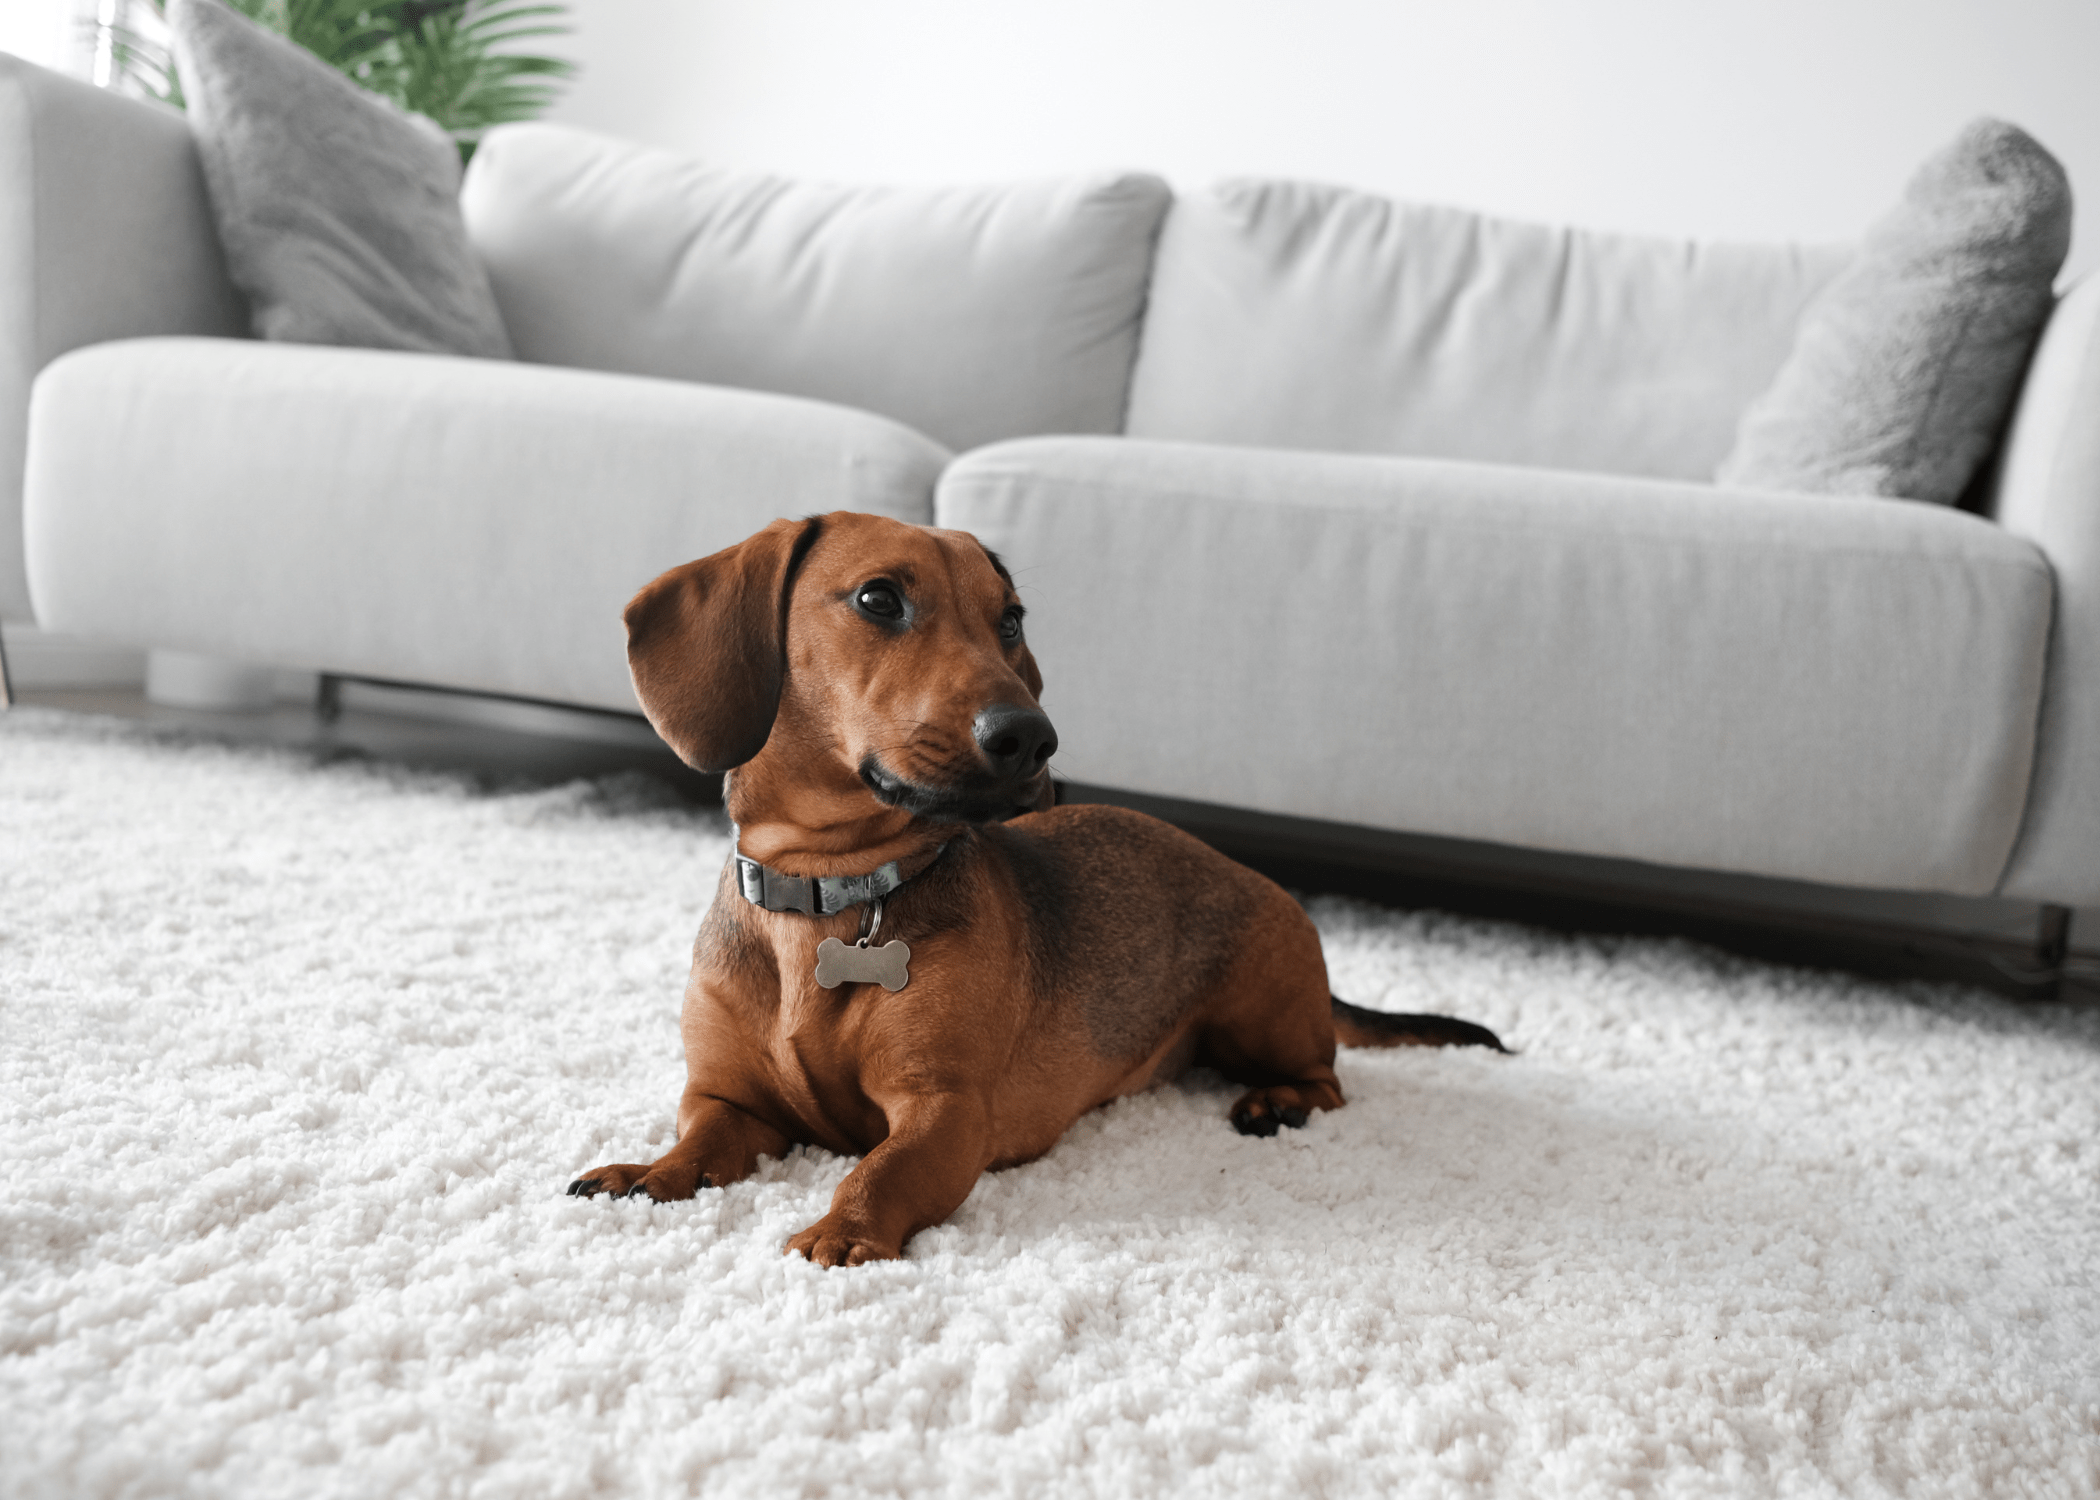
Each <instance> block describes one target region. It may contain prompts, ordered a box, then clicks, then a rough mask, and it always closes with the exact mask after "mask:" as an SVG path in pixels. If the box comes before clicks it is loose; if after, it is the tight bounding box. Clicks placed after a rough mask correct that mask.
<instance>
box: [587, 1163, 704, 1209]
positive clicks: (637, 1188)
mask: <svg viewBox="0 0 2100 1500" xmlns="http://www.w3.org/2000/svg"><path fill="white" fill-rule="evenodd" d="M712 1186H713V1184H712V1183H710V1182H709V1181H708V1180H707V1178H706V1177H705V1176H703V1175H701V1174H699V1173H697V1172H690V1171H679V1170H676V1169H670V1170H666V1169H664V1168H663V1167H660V1166H655V1167H649V1166H641V1165H638V1164H637V1163H634V1162H618V1163H615V1164H613V1165H612V1166H608V1167H593V1168H591V1169H590V1170H589V1171H588V1172H585V1173H584V1174H583V1175H582V1176H581V1177H578V1178H577V1179H576V1180H575V1181H574V1182H572V1183H570V1184H569V1196H570V1197H571V1198H595V1197H597V1196H598V1195H599V1194H600V1193H605V1194H607V1195H608V1196H610V1197H614V1198H653V1199H655V1200H656V1201H657V1202H658V1203H677V1202H680V1201H682V1200H684V1199H687V1198H690V1197H692V1196H693V1194H694V1193H695V1192H697V1191H699V1190H700V1189H701V1188H704V1187H712Z"/></svg>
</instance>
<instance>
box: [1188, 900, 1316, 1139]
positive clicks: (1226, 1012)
mask: <svg viewBox="0 0 2100 1500" xmlns="http://www.w3.org/2000/svg"><path fill="white" fill-rule="evenodd" d="M1236 948H1237V951H1238V955H1239V956H1238V959H1237V961H1236V962H1235V963H1234V964H1233V965H1232V967H1231V969H1230V970H1229V971H1228V972H1227V973H1226V974H1225V976H1224V977H1223V979H1222V981H1221V982H1220V984H1219V986H1218V989H1217V991H1216V993H1215V995H1214V996H1213V998H1212V999H1211V1000H1210V1001H1209V1003H1207V1004H1206V1005H1205V1006H1204V1010H1203V1015H1202V1017H1201V1019H1200V1021H1199V1022H1198V1029H1197V1034H1196V1055H1195V1061H1196V1062H1198V1063H1201V1064H1203V1065H1204V1066H1206V1067H1212V1068H1216V1069H1217V1070H1218V1071H1219V1072H1221V1073H1223V1074H1224V1075H1225V1076H1226V1077H1227V1078H1230V1079H1231V1080H1232V1081H1233V1082H1235V1083H1244V1084H1249V1085H1251V1087H1250V1088H1249V1089H1248V1090H1247V1092H1246V1093H1244V1094H1242V1095H1241V1096H1240V1097H1239V1099H1238V1100H1236V1101H1235V1102H1234V1104H1233V1106H1232V1113H1231V1118H1232V1127H1233V1129H1235V1130H1237V1131H1239V1132H1240V1134H1242V1135H1264V1136H1266V1135H1274V1134H1276V1132H1277V1130H1278V1129H1279V1128H1280V1127H1282V1126H1286V1125H1289V1126H1298V1125H1303V1124H1304V1123H1305V1122H1306V1119H1307V1118H1308V1117H1309V1116H1310V1115H1311V1113H1312V1111H1314V1110H1316V1109H1340V1108H1341V1107H1342V1106H1343V1105H1344V1104H1345V1103H1347V1102H1348V1101H1347V1100H1345V1099H1344V1098H1343V1097H1342V1087H1341V1084H1340V1083H1339V1082H1337V1081H1336V1079H1335V1076H1334V1020H1333V1016H1332V1012H1331V1011H1330V1009H1329V1005H1330V1000H1329V996H1328V990H1327V964H1326V960H1325V959H1324V958H1323V957H1322V956H1321V953H1320V935H1319V933H1318V931H1317V930H1316V929H1315V928H1314V927H1313V925H1312V922H1311V921H1310V920H1309V919H1308V918H1307V917H1306V915H1305V913H1304V912H1303V911H1302V910H1300V909H1299V907H1298V904H1297V903H1296V902H1294V901H1292V900H1291V899H1290V898H1289V897H1288V896H1286V895H1284V894H1283V892H1281V891H1278V892H1277V893H1276V901H1275V903H1274V904H1273V905H1272V906H1271V907H1269V908H1268V909H1267V910H1265V911H1263V912H1262V913H1261V915H1260V917H1259V918H1257V919H1256V920H1255V921H1253V922H1250V923H1248V924H1247V925H1246V927H1245V928H1244V929H1243V930H1242V932H1241V933H1240V934H1239V938H1238V941H1237V943H1236Z"/></svg>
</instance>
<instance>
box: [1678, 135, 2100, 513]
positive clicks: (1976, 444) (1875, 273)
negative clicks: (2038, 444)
mask: <svg viewBox="0 0 2100 1500" xmlns="http://www.w3.org/2000/svg"><path fill="white" fill-rule="evenodd" d="M2070 240H2071V188H2070V184H2069V182H2068V181H2067V180H2066V179H2065V177H2064V170H2063V168H2062V167H2061V166H2059V165H2058V164H2057V161H2056V158H2055V157H2053V156H2051V155H2050V154H2049V153H2048V152H2047V151H2045V150H2044V149H2042V147H2041V145H2040V144H2039V143H2037V142H2036V141H2035V140H2034V139H2033V137H2031V136H2029V135H2028V134H2027V133H2026V132H2025V131H2023V130H2021V129H2019V128H2018V127H2017V126H2013V125H2008V124H2006V123H2005V122H2004V121H2002V120H1988V119H1986V120H1977V121H1974V122H1973V123H1971V124H1970V125H1969V126H1968V128H1966V129H1965V130H1963V131H1962V133H1961V134H1960V135H1959V136H1957V137H1956V138H1955V140H1954V142H1953V144H1951V145H1949V146H1948V147H1947V148H1946V149H1945V150H1943V151H1941V152H1940V153H1939V154H1938V155H1937V156H1934V157H1933V158H1932V159H1931V160H1929V161H1927V162H1926V163H1925V165H1924V166H1922V167H1921V168H1919V169H1918V174H1917V175H1916V176H1915V177H1914V178H1912V179H1911V183H1910V186H1909V188H1908V189H1907V190H1906V191H1905V193H1904V195H1903V201H1902V202H1901V203H1899V204H1898V205H1897V206H1896V208H1895V209H1894V210H1893V211H1892V212H1890V213H1889V214H1888V215H1887V216H1886V217H1884V218H1883V219H1882V220H1881V221H1880V222H1879V223H1877V224H1875V225H1874V227H1873V228H1872V229H1870V230H1868V231H1867V236H1866V238H1865V240H1864V241H1863V242H1862V243H1861V246H1860V254H1859V257H1858V259H1857V260H1855V261H1854V262H1853V263H1852V264H1851V265H1850V266H1849V267H1847V268H1846V269H1845V270H1844V271H1843V272H1842V273H1840V274H1839V276H1838V277H1837V279H1836V280H1834V281H1832V282H1831V284H1830V285H1829V287H1828V288H1826V289H1825V290H1824V292H1823V294H1822V295H1821V296H1820V297H1818V298H1817V300H1816V301H1815V302H1814V303H1813V304H1812V305H1811V306H1810V307H1809V309H1808V311H1807V312H1806V313H1805V314H1804V315H1803V317H1802V321H1801V328H1800V331H1799V333H1798V334H1797V335H1796V337H1795V342H1794V352H1793V354H1792V355H1791V356H1789V357H1788V359H1787V362H1786V363H1785V364H1784V365H1782V366H1781V367H1780V370H1779V374H1778V376H1777V377H1776V378H1775V379H1774V380H1773V382H1772V387H1771V389H1770V390H1768V391H1766V392H1765V393H1764V394H1763V395H1762V396H1760V397H1759V398H1758V399H1757V400H1756V401H1755V402H1753V403H1752V404H1751V407H1750V409H1749V410H1748V411H1747V412H1746V413H1745V414H1744V416H1743V422H1742V426H1741V428H1740V429H1739V431H1738V433H1737V436H1736V445H1735V448H1734V450H1733V451H1731V452H1730V453H1729V455H1728V457H1726V458H1725V459H1723V460H1722V461H1721V465H1720V468H1719V469H1718V470H1717V471H1716V473H1715V476H1714V477H1715V478H1716V479H1717V480H1718V481H1719V482H1720V483H1722V484H1725V485H1732V486H1741V487H1744V488H1751V489H1783V490H1807V491H1811V492H1816V493H1823V494H1852V495H1890V496H1901V497H1903V498H1905V499H1910V500H1931V501H1937V502H1940V503H1943V504H1951V503H1953V502H1954V501H1956V500H1958V499H1960V498H1961V494H1962V492H1963V490H1964V489H1966V488H1967V486H1968V483H1969V481H1970V479H1971V478H1972V477H1974V475H1975V473H1976V469H1977V466H1978V465H1979V464H1981V463H1982V462H1983V460H1984V458H1985V457H1986V456H1987V455H1988V454H1989V452H1990V450H1991V446H1992V444H1993V443H1994V442H1995V441H1996V440H1997V436H1998V432H1999V429H2000V428H2001V427H2002V426H2003V424H2004V421H2005V416H2006V413H2007V411H2008V410H2009V409H2010V407H2011V404H2012V400H2013V397H2014V395H2015V394H2016V393H2017V392H2018V390H2019V386H2020V378H2021V375H2022V374H2023V372H2024V371H2025V370H2026V368H2027V357H2028V355H2029V354H2030V353H2031V352H2032V351H2033V348H2034V342H2035V339H2036V337H2037V336H2038V335H2039V334H2040V332H2041V329H2042V325H2043V324H2044V323H2045V322H2046V321H2048V317H2049V312H2050V309H2051V307H2052V306H2053V305H2054V295H2053V292H2052V284H2053V283H2054V281H2055V279H2056V273H2057V271H2058V270H2059V269H2060V268H2061V267H2062V265H2063V260H2064V253H2065V251H2066V250H2067V249H2068V248H2069V246H2070Z"/></svg>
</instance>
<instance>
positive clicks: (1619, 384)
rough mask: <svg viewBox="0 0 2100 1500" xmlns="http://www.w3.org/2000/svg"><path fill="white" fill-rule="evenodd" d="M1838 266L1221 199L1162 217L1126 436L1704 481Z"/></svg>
mask: <svg viewBox="0 0 2100 1500" xmlns="http://www.w3.org/2000/svg"><path fill="white" fill-rule="evenodd" d="M1851 254H1852V252H1851V251H1850V249H1849V248H1845V247H1818V248H1801V247H1791V246H1770V247H1764V246H1748V245H1724V244H1695V243H1690V242H1685V241H1676V240H1665V239H1651V238H1644V237H1638V236H1631V235H1613V234H1596V233H1590V232H1588V231H1584V230H1575V229H1558V228H1549V227H1546V226H1543V225H1536V224H1523V223H1516V222H1512V221H1509V220H1505V219H1494V218H1488V217H1486V216H1484V215H1480V214H1475V213H1468V212H1465V211H1463V210H1460V209H1455V208H1440V207H1431V206H1425V205H1420V204H1410V203H1400V202H1394V201H1392V200H1389V199H1384V198H1377V197H1372V196H1370V195H1368V194H1364V193H1357V192H1351V191H1348V190H1345V189H1340V188H1332V187H1320V186H1316V185H1313V184H1309V183H1299V182H1273V181H1234V182H1226V183H1221V184H1219V185H1217V186H1215V187H1213V188H1211V189H1210V190H1208V191H1206V192H1201V193H1194V194H1189V195H1186V196H1184V197H1182V198H1181V199H1180V200H1179V201H1178V202H1177V203H1176V204H1175V206H1174V209H1173V212H1172V213H1171V214H1170V215H1169V216H1168V220H1167V225H1166V228H1165V230H1164V232H1163V234H1162V236H1161V240H1160V248H1159V256H1158V264H1157V266H1156V268H1155V272H1154V276H1153V285H1152V301H1151V308H1150V311H1149V312H1148V314H1147V317H1146V324H1145V335H1144V340H1143V344H1142V347H1141V349H1140V351H1139V355H1138V364H1137V371H1136V374H1135V376H1134V377H1133V381H1132V387H1131V400H1130V415H1129V424H1128V431H1129V433H1130V435H1131V436H1133V437H1149V438H1168V439H1183V440H1189V441H1200V442H1227V443H1244V444H1253V445H1259V446H1264V447H1280V448H1307V449H1325V450H1329V451H1335V452H1352V453H1390V454H1411V455H1417V456H1422V457H1432V458H1456V459H1475V460H1484V461H1490V462H1502V463H1516V464H1533V465H1539V466H1544V467H1550V468H1562V469H1586V470H1596V471H1601V472H1606V473H1619V474H1638V475H1652V476H1655V477H1658V478H1672V479H1702V480H1703V479H1707V478H1709V477H1710V476H1711V475H1712V474H1713V471H1714V465H1715V464H1716V463H1717V462H1718V461H1719V460H1720V458H1721V457H1722V455H1723V454H1725V453H1726V452H1727V451H1728V449H1729V447H1730V445H1731V444H1732V443H1733V442H1734V440H1735V430H1736V423H1737V421H1738V420H1739V419H1740V418H1741V416H1742V414H1743V410H1744V408H1745V407H1747V406H1748V405H1749V404H1750V402H1751V400H1752V399H1753V398H1755V397H1756V396H1757V394H1758V393H1759V392H1760V391H1762V390H1763V389H1764V388H1765V387H1766V386H1767V385H1769V384H1770V383H1771V381H1772V377H1773V374H1774V372H1775V371H1777V370H1778V368H1779V366H1780V364H1781V363H1782V362H1783V361H1784V360H1785V359H1786V357H1787V353H1788V351H1789V349H1790V348H1791V347H1792V343H1793V336H1794V327H1795V324H1796V322H1797V321H1798V320H1799V318H1800V316H1801V312H1802V309H1803V308H1804V307H1805V306H1806V305H1807V303H1808V302H1809V301H1810V300H1811V299H1812V298H1813V297H1814V296H1815V294H1816V293H1817V292H1818V291H1819V290H1820V289H1821V288H1822V287H1823V286H1824V285H1825V284H1826V283H1827V282H1828V281H1829V280H1830V279H1831V277H1833V276H1834V275H1836V274H1837V272H1838V271H1839V270H1840V269H1842V268H1843V266H1844V265H1845V264H1846V262H1847V261H1848V260H1849V259H1850V257H1851Z"/></svg>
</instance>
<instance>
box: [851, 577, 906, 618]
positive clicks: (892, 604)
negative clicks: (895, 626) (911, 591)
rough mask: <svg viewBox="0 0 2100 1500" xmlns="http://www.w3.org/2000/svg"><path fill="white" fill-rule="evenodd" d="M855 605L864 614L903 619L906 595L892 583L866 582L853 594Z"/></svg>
mask: <svg viewBox="0 0 2100 1500" xmlns="http://www.w3.org/2000/svg"><path fill="white" fill-rule="evenodd" d="M853 603H854V605H855V606H856V607H857V608H858V609H859V610H860V612H861V613H862V614H864V615H872V616H874V617H875V618H876V619H878V620H901V619H903V618H904V596H903V595H902V594H900V593H898V592H897V586H896V585H895V584H891V583H866V584H862V585H861V589H860V592H859V593H857V594H855V595H854V596H853Z"/></svg>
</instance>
